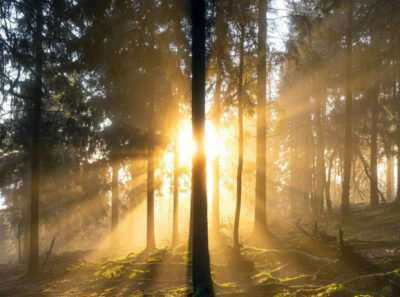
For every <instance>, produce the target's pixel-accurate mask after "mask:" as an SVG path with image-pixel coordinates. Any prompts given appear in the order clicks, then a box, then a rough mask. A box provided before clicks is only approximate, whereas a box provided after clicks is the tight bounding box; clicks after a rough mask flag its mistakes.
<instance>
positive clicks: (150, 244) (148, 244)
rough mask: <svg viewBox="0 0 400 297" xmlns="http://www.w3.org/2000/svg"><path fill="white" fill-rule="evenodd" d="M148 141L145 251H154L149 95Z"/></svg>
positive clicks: (150, 103) (152, 125)
mask: <svg viewBox="0 0 400 297" xmlns="http://www.w3.org/2000/svg"><path fill="white" fill-rule="evenodd" d="M148 110H149V112H148V117H149V122H148V139H147V240H146V249H147V250H154V249H155V248H156V240H155V234H154V97H153V96H152V95H151V98H150V102H149V106H148Z"/></svg>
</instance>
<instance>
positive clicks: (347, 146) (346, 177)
mask: <svg viewBox="0 0 400 297" xmlns="http://www.w3.org/2000/svg"><path fill="white" fill-rule="evenodd" d="M352 18H353V3H352V0H347V32H346V75H345V79H346V111H345V126H346V128H345V140H344V141H345V142H344V173H343V191H342V217H343V218H344V219H346V218H348V217H349V216H350V175H351V158H352V142H353V136H352V133H353V125H352V105H353V102H352V101H353V94H352V88H351V75H352V74H351V66H352V42H353V37H352V28H351V25H352Z"/></svg>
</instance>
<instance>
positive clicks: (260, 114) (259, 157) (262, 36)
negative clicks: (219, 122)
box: [254, 0, 268, 237]
mask: <svg viewBox="0 0 400 297" xmlns="http://www.w3.org/2000/svg"><path fill="white" fill-rule="evenodd" d="M257 54H258V57H257V151H256V201H255V215H254V236H256V237H258V236H260V235H261V236H262V235H263V234H265V233H266V232H267V230H268V229H267V209H266V207H267V205H266V204H267V201H266V200H267V196H266V181H267V177H266V165H267V160H266V152H267V144H266V134H267V123H266V79H267V65H266V58H267V0H259V2H258V52H257Z"/></svg>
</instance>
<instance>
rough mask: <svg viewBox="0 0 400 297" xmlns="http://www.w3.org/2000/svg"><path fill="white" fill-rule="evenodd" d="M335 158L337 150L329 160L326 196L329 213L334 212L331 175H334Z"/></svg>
mask: <svg viewBox="0 0 400 297" xmlns="http://www.w3.org/2000/svg"><path fill="white" fill-rule="evenodd" d="M334 160H335V150H334V151H333V153H332V156H331V159H330V161H329V168H328V177H327V179H326V184H325V197H326V207H327V209H328V214H332V201H331V177H332V167H333V162H334Z"/></svg>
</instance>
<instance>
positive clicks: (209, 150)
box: [179, 121, 220, 165]
mask: <svg viewBox="0 0 400 297" xmlns="http://www.w3.org/2000/svg"><path fill="white" fill-rule="evenodd" d="M205 146H206V155H207V159H208V160H213V159H214V158H215V157H216V156H218V155H219V152H220V148H219V141H218V136H217V132H216V130H215V128H214V125H213V124H212V123H211V122H210V121H206V139H205ZM195 151H196V146H195V144H194V141H193V136H192V126H191V123H190V121H185V122H184V124H183V125H182V127H181V128H180V131H179V163H180V165H189V164H190V163H191V161H192V156H193V154H194V152H195Z"/></svg>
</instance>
